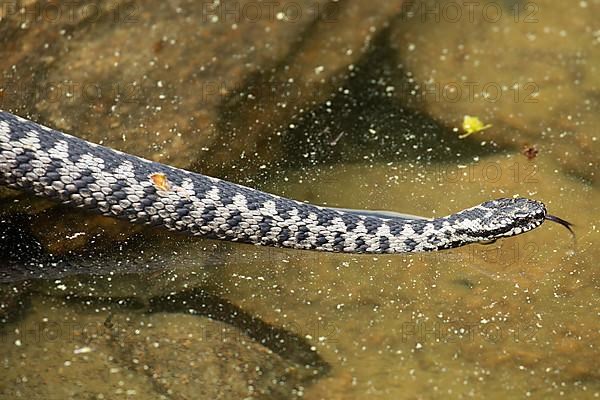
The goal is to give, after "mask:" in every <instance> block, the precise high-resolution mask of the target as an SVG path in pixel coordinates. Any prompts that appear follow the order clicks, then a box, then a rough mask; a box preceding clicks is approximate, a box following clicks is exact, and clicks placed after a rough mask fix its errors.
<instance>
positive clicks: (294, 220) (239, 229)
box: [0, 111, 569, 253]
mask: <svg viewBox="0 0 600 400" xmlns="http://www.w3.org/2000/svg"><path fill="white" fill-rule="evenodd" d="M0 184H1V185H5V186H8V187H10V188H15V189H21V190H25V191H27V192H30V193H33V194H35V195H37V196H42V197H46V198H50V199H54V200H57V201H59V202H61V203H65V204H69V205H73V206H76V207H81V208H84V209H87V210H90V211H93V212H96V213H100V214H102V215H106V216H111V217H117V218H122V219H126V220H129V221H130V222H132V223H141V224H149V225H153V226H160V227H164V228H167V229H169V230H173V231H179V232H184V233H188V234H191V235H195V236H202V237H206V238H212V239H221V240H227V241H234V242H243V243H251V244H256V245H266V246H276V247H288V248H296V249H307V250H319V251H331V252H346V253H406V252H423V251H436V250H442V249H449V248H454V247H459V246H462V245H465V244H469V243H477V242H486V241H491V240H496V239H498V238H502V237H508V236H513V235H518V234H521V233H523V232H527V231H529V230H532V229H534V228H536V227H538V226H540V225H541V224H542V223H543V222H544V220H546V219H550V220H553V221H556V222H560V223H562V224H563V225H565V226H567V227H569V224H568V223H567V222H566V221H563V220H561V219H559V218H557V217H553V216H551V215H548V214H547V212H546V207H545V206H544V204H542V203H541V202H539V201H535V200H530V199H525V198H510V199H506V198H502V199H497V200H491V201H487V202H485V203H482V204H480V205H477V206H475V207H472V208H468V209H465V210H462V211H459V212H457V213H455V214H452V215H449V216H446V217H442V218H435V219H425V218H418V217H414V218H411V217H407V216H393V215H377V214H371V213H368V212H366V211H365V212H361V211H352V210H343V209H334V208H328V207H321V206H317V205H312V204H307V203H303V202H300V201H296V200H292V199H287V198H283V197H279V196H277V195H274V194H269V193H265V192H261V191H259V190H255V189H252V188H249V187H245V186H241V185H238V184H235V183H231V182H227V181H224V180H220V179H217V178H213V177H209V176H205V175H201V174H197V173H193V172H189V171H186V170H183V169H178V168H173V167H170V166H167V165H164V164H160V163H157V162H153V161H149V160H145V159H143V158H140V157H136V156H134V155H130V154H125V153H122V152H119V151H116V150H113V149H110V148H107V147H104V146H100V145H97V144H94V143H90V142H87V141H85V140H83V139H79V138H76V137H74V136H70V135H68V134H65V133H62V132H58V131H56V130H53V129H50V128H47V127H45V126H42V125H39V124H37V123H34V122H32V121H29V120H27V119H24V118H21V117H19V116H16V115H13V114H11V113H8V112H2V111H0Z"/></svg>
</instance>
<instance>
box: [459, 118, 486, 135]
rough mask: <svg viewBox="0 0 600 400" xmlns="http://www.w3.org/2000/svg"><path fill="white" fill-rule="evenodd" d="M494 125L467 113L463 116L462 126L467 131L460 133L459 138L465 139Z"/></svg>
mask: <svg viewBox="0 0 600 400" xmlns="http://www.w3.org/2000/svg"><path fill="white" fill-rule="evenodd" d="M491 127H492V125H491V124H488V125H484V124H483V122H481V120H480V119H479V118H477V117H472V116H470V115H465V116H464V118H463V123H462V128H463V130H464V131H465V133H464V134H462V135H459V136H458V138H459V139H464V138H466V137H468V136H470V135H471V134H473V133H477V132H481V131H483V130H485V129H488V128H491Z"/></svg>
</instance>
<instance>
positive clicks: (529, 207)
mask: <svg viewBox="0 0 600 400" xmlns="http://www.w3.org/2000/svg"><path fill="white" fill-rule="evenodd" d="M475 209H477V210H478V211H479V213H480V215H481V221H482V223H481V225H482V227H483V229H484V231H483V232H481V236H482V237H484V238H485V239H484V240H494V239H497V238H499V237H503V236H513V235H518V234H520V233H523V232H527V231H530V230H532V229H534V228H537V227H538V226H540V225H541V224H542V223H543V222H544V220H545V219H546V216H547V211H546V206H544V204H543V203H541V202H539V201H536V200H530V199H526V198H522V197H518V198H512V199H505V198H502V199H496V200H491V201H486V202H485V203H483V204H481V205H479V206H477V207H475Z"/></svg>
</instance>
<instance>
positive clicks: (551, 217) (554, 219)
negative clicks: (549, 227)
mask: <svg viewBox="0 0 600 400" xmlns="http://www.w3.org/2000/svg"><path fill="white" fill-rule="evenodd" d="M545 218H546V219H547V220H548V221H552V222H556V223H557V224H560V225H562V226H564V227H565V228H567V229H568V230H569V232H571V235H573V237H575V232H573V229H571V227H572V226H573V224H572V223H570V222H569V221H565V220H564V219H562V218H558V217H555V216H554V215H550V214H546V217H545Z"/></svg>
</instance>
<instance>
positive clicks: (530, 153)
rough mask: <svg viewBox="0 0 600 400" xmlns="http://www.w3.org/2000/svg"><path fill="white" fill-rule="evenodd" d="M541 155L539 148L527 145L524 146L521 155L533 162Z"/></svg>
mask: <svg viewBox="0 0 600 400" xmlns="http://www.w3.org/2000/svg"><path fill="white" fill-rule="evenodd" d="M538 153H539V150H538V148H537V147H536V146H535V145H532V146H530V145H525V146H523V150H521V154H523V155H524V156H525V157H527V159H528V160H529V161H531V160H533V159H534V158H536V157H537V155H538Z"/></svg>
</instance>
